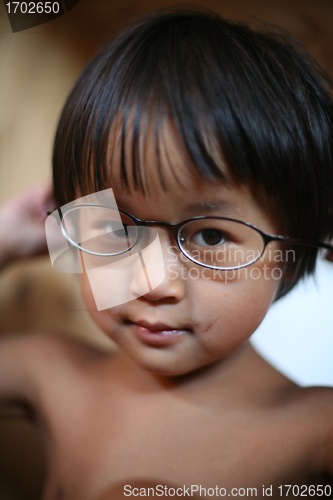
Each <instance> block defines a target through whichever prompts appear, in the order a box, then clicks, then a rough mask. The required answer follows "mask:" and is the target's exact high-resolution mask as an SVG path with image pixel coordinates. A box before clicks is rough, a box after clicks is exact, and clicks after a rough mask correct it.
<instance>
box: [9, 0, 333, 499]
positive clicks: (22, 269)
mask: <svg viewBox="0 0 333 500" xmlns="http://www.w3.org/2000/svg"><path fill="white" fill-rule="evenodd" d="M170 5H175V3H174V2H171V1H168V0H136V1H135V0H122V1H119V0H80V1H79V3H78V5H77V6H76V7H74V8H73V9H72V10H71V11H69V12H68V13H67V14H66V15H64V16H62V17H59V18H58V19H56V20H54V21H51V22H49V23H47V24H44V25H41V26H38V27H36V28H32V29H29V30H25V31H22V32H18V33H12V31H11V27H10V24H9V21H8V19H7V16H6V12H5V10H4V4H3V3H2V2H1V3H0V89H1V92H0V110H1V111H0V203H2V202H4V201H5V200H6V199H8V198H9V197H10V196H12V195H13V194H15V193H18V192H19V191H20V190H22V189H23V188H24V187H26V186H28V185H31V184H34V183H35V182H40V181H48V180H49V179H50V157H51V150H52V138H53V135H54V131H55V127H56V123H57V119H58V116H59V113H60V110H61V107H62V104H63V102H64V99H65V98H66V95H67V93H68V91H69V90H70V88H71V86H72V84H73V83H74V81H75V79H76V78H77V76H78V74H79V72H80V71H81V69H82V68H83V66H84V65H85V63H86V62H87V61H88V60H89V59H90V58H91V57H92V55H93V54H94V53H95V52H96V50H97V49H98V48H99V47H100V46H101V45H102V44H103V43H104V42H105V41H106V40H108V39H109V38H110V37H112V36H113V35H114V34H115V33H116V32H117V31H119V30H120V29H121V28H122V27H123V26H125V25H126V24H127V23H128V22H129V21H131V20H133V19H134V18H136V17H138V16H140V15H142V14H144V13H146V12H149V11H152V10H155V9H157V8H162V7H166V6H170ZM177 5H179V6H189V7H190V6H199V7H200V6H202V7H205V8H209V9H211V10H213V11H216V12H219V13H220V14H222V15H224V16H225V17H227V18H231V19H240V20H243V21H246V22H249V23H251V24H256V23H260V22H262V21H264V22H268V23H271V24H275V25H279V26H282V27H283V28H285V29H286V30H288V31H290V32H292V33H293V34H295V35H296V36H297V37H298V38H299V39H300V40H301V41H302V42H303V43H304V44H305V45H306V47H307V48H308V49H309V50H310V52H311V53H312V54H313V56H314V57H315V58H316V59H317V60H318V61H319V62H320V63H321V64H322V66H324V68H325V69H326V70H327V72H328V73H329V74H330V75H331V76H333V30H332V22H333V1H332V0H276V1H273V0H234V1H228V0H210V1H202V2H196V1H194V2H184V1H178V2H177ZM35 329H38V330H40V329H43V330H45V331H46V332H47V331H50V330H51V329H52V330H54V329H60V330H65V331H66V332H68V333H69V334H74V335H79V336H83V337H84V338H86V339H88V340H90V341H92V342H99V343H100V344H101V345H105V343H104V340H103V337H102V334H101V333H100V332H99V331H97V329H96V328H95V327H94V325H93V324H92V322H91V321H90V320H89V318H88V316H87V313H86V312H85V311H84V307H83V306H82V304H81V302H80V298H79V294H78V293H77V282H76V278H75V277H73V276H66V275H59V274H56V273H54V272H53V271H52V270H51V269H50V265H49V263H48V258H40V259H32V260H29V261H25V262H22V261H21V262H19V263H16V264H13V265H10V266H8V267H7V268H5V269H4V270H2V271H1V273H0V334H7V333H11V332H20V333H27V332H29V331H31V330H35ZM42 475H43V460H42V447H41V442H40V441H39V439H38V435H37V434H36V430H35V428H34V427H33V426H31V424H29V423H28V422H27V421H22V419H11V420H10V421H9V420H8V419H7V420H4V419H3V420H2V421H0V499H1V500H13V499H14V500H21V499H22V500H30V499H31V500H33V499H34V500H36V499H37V498H39V491H40V484H41V478H42Z"/></svg>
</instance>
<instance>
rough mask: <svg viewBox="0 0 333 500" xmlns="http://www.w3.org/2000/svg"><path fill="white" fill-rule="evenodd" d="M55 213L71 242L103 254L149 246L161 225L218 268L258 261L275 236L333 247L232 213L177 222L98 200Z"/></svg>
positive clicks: (192, 256) (185, 250)
mask: <svg viewBox="0 0 333 500" xmlns="http://www.w3.org/2000/svg"><path fill="white" fill-rule="evenodd" d="M53 213H56V214H57V215H58V216H59V218H60V223H61V232H62V234H63V236H64V238H65V239H66V240H67V242H68V243H69V244H70V245H71V246H73V247H75V248H77V249H78V250H81V251H82V252H85V253H87V254H90V255H92V256H97V257H117V256H121V255H122V254H126V253H128V252H136V251H138V250H141V249H143V248H145V247H147V246H148V245H149V244H150V242H151V241H152V240H153V239H154V238H155V237H156V234H157V233H156V228H157V227H158V226H160V227H164V228H166V229H167V230H169V231H170V232H171V233H172V235H173V237H174V239H175V241H176V243H177V245H178V248H179V250H180V251H181V252H182V254H183V255H185V256H186V257H187V258H188V259H189V260H190V261H192V262H194V263H196V264H198V265H200V266H203V267H207V268H211V269H217V270H229V269H230V270H235V269H240V268H243V267H246V266H249V265H251V264H253V263H255V262H256V261H258V260H259V259H260V258H261V257H262V255H263V254H264V252H265V250H266V247H267V245H268V244H269V243H271V242H274V241H277V242H281V243H285V244H288V245H301V246H311V247H315V248H321V249H324V250H328V251H331V252H332V251H333V246H332V245H330V244H328V243H323V242H314V241H308V240H300V239H294V238H290V237H289V236H281V235H272V234H268V233H265V232H264V231H262V230H261V229H259V228H257V227H256V226H254V225H252V224H250V223H248V222H243V221H239V220H236V219H232V218H227V217H215V216H197V217H193V218H191V219H186V220H183V221H180V222H178V223H176V224H171V223H168V222H164V221H158V220H142V219H139V218H137V217H135V216H134V215H132V214H129V213H127V212H125V211H123V210H118V209H115V208H111V207H108V206H104V205H98V204H82V205H75V206H71V207H69V208H66V207H62V208H59V209H56V210H55V212H53Z"/></svg>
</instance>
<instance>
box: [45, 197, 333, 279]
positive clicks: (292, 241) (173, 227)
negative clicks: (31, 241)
mask: <svg viewBox="0 0 333 500" xmlns="http://www.w3.org/2000/svg"><path fill="white" fill-rule="evenodd" d="M81 207H98V208H109V209H111V210H115V209H114V208H113V207H110V206H107V205H99V204H97V203H86V204H79V205H75V206H72V207H70V208H69V209H68V210H73V209H76V208H81ZM115 211H117V212H119V214H123V215H125V216H126V217H128V218H129V219H131V220H132V221H133V222H134V224H135V226H136V227H154V226H161V227H164V228H166V229H168V230H169V231H170V232H171V234H172V235H173V237H174V240H175V242H176V243H177V246H178V248H179V250H180V252H181V253H182V254H183V255H185V257H186V258H187V259H188V260H189V261H191V262H193V263H194V264H197V265H199V266H202V267H205V268H208V269H215V270H220V271H233V270H237V269H242V268H244V267H248V266H251V265H252V264H255V262H258V260H259V259H260V258H261V257H262V256H263V254H264V253H265V250H266V247H267V246H268V245H269V243H272V242H273V241H279V242H282V243H285V244H288V245H296V246H297V245H298V246H310V247H314V248H318V249H319V248H322V249H325V250H328V251H330V252H333V245H330V244H329V243H324V242H315V241H311V240H301V239H297V238H291V237H290V236H282V235H274V234H270V233H266V232H265V231H263V230H262V229H259V228H258V227H256V226H255V225H253V224H251V223H250V222H245V221H241V220H238V219H233V218H230V217H220V216H206V215H198V216H196V217H191V218H189V219H185V220H183V221H180V222H178V223H175V224H172V223H170V222H165V221H159V220H143V219H139V218H138V217H136V216H135V215H133V214H130V213H128V212H126V211H125V210H120V209H117V210H115ZM54 212H58V215H59V218H60V223H61V232H62V234H63V236H64V238H65V239H66V241H67V242H68V243H69V244H70V245H71V246H73V247H74V248H77V249H78V250H80V251H82V252H84V253H87V254H89V255H94V256H97V257H114V256H117V255H122V254H124V253H126V252H129V251H130V250H131V249H132V248H133V247H134V246H135V245H136V244H137V242H138V241H139V237H137V238H136V240H135V242H134V243H133V245H132V246H131V247H130V248H127V249H126V250H124V251H122V252H117V253H116V254H115V253H110V254H109V253H98V252H92V251H91V250H87V249H85V248H83V247H81V246H80V245H79V244H78V243H76V242H75V241H73V240H72V239H71V238H70V236H69V235H68V234H67V232H66V230H65V228H64V226H63V219H64V216H65V214H66V209H65V213H63V208H62V207H57V208H55V209H54V210H52V211H48V212H47V215H52V214H53V213H54ZM206 219H209V220H214V219H215V220H225V221H229V222H236V223H238V224H242V225H244V226H246V227H248V228H250V229H253V230H254V231H256V232H257V233H259V234H260V236H261V238H262V240H263V243H264V246H263V249H262V252H261V253H260V255H259V256H258V257H257V258H256V259H255V260H253V261H251V262H246V263H244V264H242V265H240V266H239V265H238V266H232V267H217V266H211V265H208V264H203V263H202V262H198V261H196V260H195V259H194V258H192V257H190V256H189V255H188V254H187V253H186V252H185V250H184V249H183V248H182V246H181V242H180V236H179V235H180V230H181V228H182V227H183V226H185V225H186V224H188V223H189V222H192V221H197V220H206ZM138 234H139V233H138Z"/></svg>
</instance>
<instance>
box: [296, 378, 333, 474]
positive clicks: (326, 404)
mask: <svg viewBox="0 0 333 500" xmlns="http://www.w3.org/2000/svg"><path fill="white" fill-rule="evenodd" d="M298 404H299V405H300V410H302V411H303V412H304V414H305V415H307V421H308V422H309V429H310V431H311V432H313V435H315V436H316V437H317V440H318V441H317V443H318V446H317V450H316V452H317V453H318V461H319V464H320V466H321V468H322V470H323V471H324V472H326V473H327V474H328V475H329V476H330V477H331V478H332V481H333V388H330V387H309V388H306V389H302V390H301V395H300V398H299V403H298Z"/></svg>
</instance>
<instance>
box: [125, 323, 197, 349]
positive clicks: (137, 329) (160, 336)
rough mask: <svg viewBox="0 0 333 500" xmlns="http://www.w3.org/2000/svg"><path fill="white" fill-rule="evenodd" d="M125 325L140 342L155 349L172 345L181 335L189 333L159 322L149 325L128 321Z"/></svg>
mask: <svg viewBox="0 0 333 500" xmlns="http://www.w3.org/2000/svg"><path fill="white" fill-rule="evenodd" d="M127 324H129V326H130V328H131V329H132V331H133V333H134V335H135V336H136V337H137V338H138V339H139V340H140V341H141V342H144V343H146V344H149V345H152V346H155V347H163V346H168V345H172V344H174V343H175V342H177V341H178V339H179V338H180V337H181V336H182V335H184V334H186V333H189V332H190V329H189V328H187V327H174V326H171V325H168V324H166V323H160V322H157V323H149V322H147V321H145V320H139V321H135V322H133V321H128V322H127Z"/></svg>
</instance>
